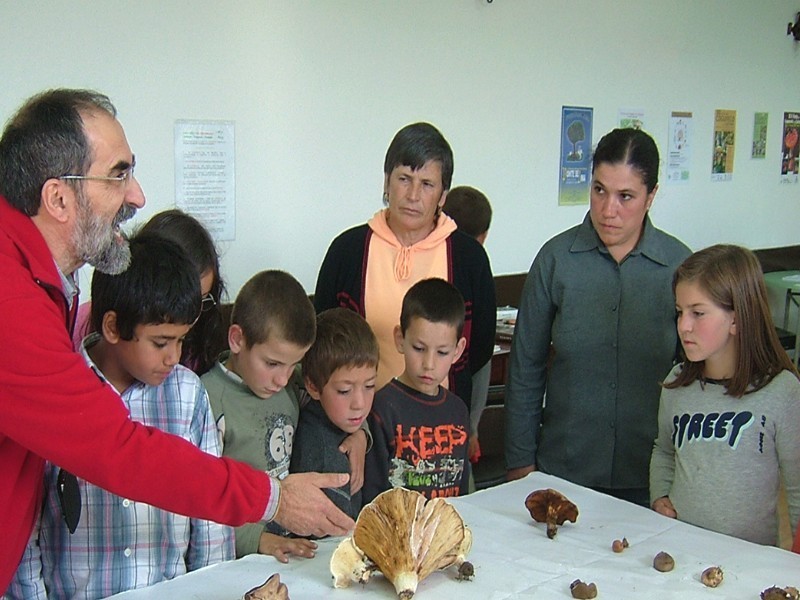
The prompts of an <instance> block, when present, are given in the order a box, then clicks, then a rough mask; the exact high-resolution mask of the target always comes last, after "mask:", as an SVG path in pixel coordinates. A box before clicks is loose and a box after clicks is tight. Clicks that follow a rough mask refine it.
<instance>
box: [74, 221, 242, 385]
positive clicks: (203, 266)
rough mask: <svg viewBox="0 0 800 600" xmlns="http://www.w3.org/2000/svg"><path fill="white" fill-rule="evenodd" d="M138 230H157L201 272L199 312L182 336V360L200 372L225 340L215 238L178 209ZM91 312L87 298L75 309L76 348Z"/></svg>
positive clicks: (88, 327) (88, 326) (88, 328)
mask: <svg viewBox="0 0 800 600" xmlns="http://www.w3.org/2000/svg"><path fill="white" fill-rule="evenodd" d="M139 231H140V232H141V233H152V234H157V235H160V236H161V237H164V238H166V239H168V240H172V241H173V242H175V243H177V244H178V245H179V246H180V247H181V248H183V250H184V252H186V254H187V255H188V256H189V259H190V260H191V261H192V264H193V265H194V267H195V269H196V270H197V273H198V275H199V276H200V293H201V294H202V299H203V303H202V307H203V308H202V313H201V315H200V318H199V319H198V320H197V323H195V325H194V327H192V329H191V331H190V332H189V335H188V336H187V337H186V340H184V343H183V351H182V354H181V364H182V365H184V366H186V367H189V368H190V369H192V370H193V371H194V372H195V373H197V374H198V375H202V374H203V373H205V372H206V371H208V370H209V369H210V368H211V367H212V365H213V364H214V362H215V361H216V358H217V357H218V356H219V353H220V352H222V350H223V349H224V347H225V342H226V336H225V327H224V324H223V322H222V315H221V314H220V311H219V306H218V305H217V303H218V302H220V301H221V298H222V295H223V294H224V293H225V284H224V282H223V281H222V278H221V277H220V271H219V256H218V254H217V250H216V247H215V246H214V240H213V239H212V238H211V235H210V234H209V233H208V231H207V230H206V228H205V227H203V225H202V224H201V223H200V222H199V221H198V220H197V219H195V218H194V217H192V216H191V215H188V214H186V213H185V212H183V211H180V210H178V209H170V210H165V211H163V212H160V213H158V214H156V215H154V216H153V217H152V218H151V219H150V220H149V221H148V222H147V223H145V224H144V226H143V227H142V228H141V229H140V230H139ZM90 312H91V303H90V302H86V303H84V304H82V305H81V306H80V308H79V309H78V317H77V321H76V323H75V329H74V331H73V334H72V341H73V344H74V345H75V348H76V349H80V347H81V342H82V341H83V338H84V337H85V336H86V335H87V334H89V333H91V332H92V331H93V329H92V324H91V320H90V318H89V314H90Z"/></svg>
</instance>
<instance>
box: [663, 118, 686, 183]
mask: <svg viewBox="0 0 800 600" xmlns="http://www.w3.org/2000/svg"><path fill="white" fill-rule="evenodd" d="M691 158H692V113H690V112H677V111H673V112H672V113H671V114H670V116H669V148H668V150H667V182H668V183H689V174H690V164H691Z"/></svg>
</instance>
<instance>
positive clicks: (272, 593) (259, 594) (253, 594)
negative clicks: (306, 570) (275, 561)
mask: <svg viewBox="0 0 800 600" xmlns="http://www.w3.org/2000/svg"><path fill="white" fill-rule="evenodd" d="M244 600H289V590H288V588H287V587H286V584H285V583H281V576H280V575H279V574H278V573H274V574H273V575H271V576H270V578H269V579H267V580H266V581H265V582H264V583H263V584H262V585H260V586H258V587H254V588H253V589H252V590H250V591H249V592H247V593H246V594H245V595H244Z"/></svg>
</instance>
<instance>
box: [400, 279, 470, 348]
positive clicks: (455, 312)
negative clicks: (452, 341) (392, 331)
mask: <svg viewBox="0 0 800 600" xmlns="http://www.w3.org/2000/svg"><path fill="white" fill-rule="evenodd" d="M464 312H465V311H464V297H463V296H462V295H461V292H459V291H458V290H457V289H456V288H455V287H454V286H453V285H452V284H450V283H448V282H446V281H445V280H444V279H438V278H436V277H433V278H431V279H423V280H422V281H419V282H417V283H415V284H414V285H413V286H411V289H409V290H408V291H407V292H406V295H405V297H404V298H403V308H402V310H401V312H400V331H401V332H402V333H403V335H405V334H406V330H407V329H408V328H409V326H410V325H411V319H414V318H422V319H425V320H426V321H430V322H431V323H447V324H448V325H452V326H453V327H455V329H456V339H460V338H461V334H462V333H463V331H464Z"/></svg>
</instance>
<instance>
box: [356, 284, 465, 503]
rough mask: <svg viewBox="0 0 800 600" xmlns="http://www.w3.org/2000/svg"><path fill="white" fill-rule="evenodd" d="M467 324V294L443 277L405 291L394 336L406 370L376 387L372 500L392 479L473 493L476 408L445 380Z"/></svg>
mask: <svg viewBox="0 0 800 600" xmlns="http://www.w3.org/2000/svg"><path fill="white" fill-rule="evenodd" d="M463 327H464V299H463V297H462V296H461V294H460V293H459V292H458V290H457V289H456V288H455V287H453V286H452V285H451V284H449V283H447V282H446V281H444V280H443V279H436V278H433V279H423V280H422V281H420V282H418V283H416V284H415V285H413V286H412V287H411V288H410V289H409V290H408V292H407V293H406V295H405V297H404V298H403V306H402V312H401V315H400V325H399V326H397V327H395V330H394V336H395V344H396V346H397V351H398V352H400V353H401V354H402V355H403V360H404V362H405V370H404V371H403V373H402V374H401V375H400V377H397V378H395V379H393V380H391V381H390V382H389V383H388V384H386V386H384V387H383V388H382V389H381V390H379V391H378V392H377V393H376V394H375V402H374V403H373V406H372V412H371V413H370V416H369V424H370V430H371V432H372V436H373V440H374V443H373V448H372V450H371V451H370V452H369V454H368V455H367V463H366V468H365V476H364V503H365V504H366V503H367V502H371V501H372V500H373V499H374V498H375V496H377V495H378V494H379V493H381V492H383V491H385V490H387V489H389V488H391V487H405V488H408V489H412V490H416V491H418V492H421V493H422V494H424V495H425V496H426V497H427V498H435V497H440V496H459V495H462V494H466V493H467V486H468V479H469V476H468V472H467V471H468V469H469V461H468V460H467V440H468V434H469V415H468V414H467V408H466V405H465V404H464V402H463V401H462V400H461V399H460V398H459V397H458V396H456V395H455V394H453V393H452V392H450V391H449V390H447V389H446V388H444V387H442V385H441V382H442V381H443V380H445V379H446V377H447V374H448V371H449V370H450V367H451V365H452V364H453V363H455V362H456V361H457V360H458V359H459V357H460V356H461V353H462V352H463V351H464V346H465V345H466V339H465V338H464V337H463V335H462V330H463Z"/></svg>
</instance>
